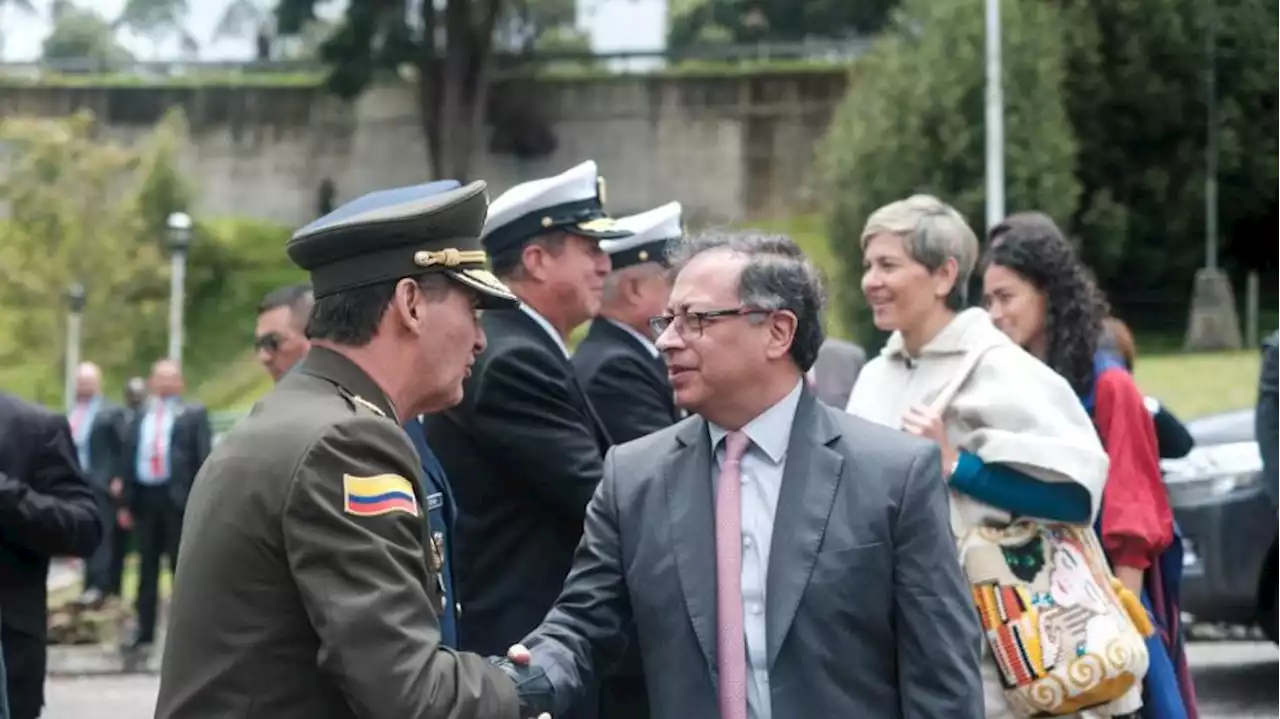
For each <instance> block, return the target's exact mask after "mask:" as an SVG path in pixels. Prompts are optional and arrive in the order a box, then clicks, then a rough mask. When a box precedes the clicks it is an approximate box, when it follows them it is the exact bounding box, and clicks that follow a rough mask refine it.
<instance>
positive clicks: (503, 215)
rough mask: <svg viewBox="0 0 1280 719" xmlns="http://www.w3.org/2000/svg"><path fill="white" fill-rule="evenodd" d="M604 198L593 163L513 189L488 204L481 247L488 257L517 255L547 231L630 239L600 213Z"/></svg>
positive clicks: (628, 233)
mask: <svg viewBox="0 0 1280 719" xmlns="http://www.w3.org/2000/svg"><path fill="white" fill-rule="evenodd" d="M604 200H605V185H604V178H603V177H600V174H599V173H598V172H597V170H596V163H595V162H594V161H592V160H587V161H586V162H584V163H582V164H581V165H578V166H577V167H574V168H573V169H571V170H568V171H566V172H563V173H561V174H559V175H556V176H555V177H545V178H543V179H541V180H533V181H531V182H525V183H522V184H519V185H516V186H515V187H513V188H511V189H510V190H507V191H506V192H504V193H502V194H501V195H499V196H498V198H497V199H495V200H494V201H493V203H492V204H490V205H489V214H488V217H487V218H486V219H485V223H484V232H483V233H482V234H481V237H482V238H483V242H484V246H485V249H487V250H488V251H489V253H490V254H493V255H499V254H505V253H508V252H513V251H519V250H520V249H521V248H523V247H524V244H525V243H526V242H528V241H529V240H530V239H532V238H533V237H536V236H537V235H540V234H542V233H544V232H548V231H550V230H564V231H566V232H570V233H572V234H575V235H582V236H583V237H591V238H595V239H598V240H604V239H617V238H621V237H628V236H630V235H631V233H630V232H628V231H626V230H622V229H619V228H618V226H617V224H616V223H615V222H614V220H613V218H611V217H609V215H608V213H606V212H605V210H604Z"/></svg>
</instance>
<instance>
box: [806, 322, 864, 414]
mask: <svg viewBox="0 0 1280 719" xmlns="http://www.w3.org/2000/svg"><path fill="white" fill-rule="evenodd" d="M866 363H867V353H866V352H864V351H863V350H862V348H861V347H859V346H858V345H856V344H854V343H852V342H846V341H844V340H837V339H828V340H827V341H826V342H823V343H822V347H820V348H819V349H818V359H817V361H816V362H814V363H813V374H814V385H815V386H814V391H815V392H816V393H817V395H818V399H820V400H822V401H823V402H826V403H827V404H829V405H831V406H832V407H835V408H836V409H844V408H845V405H847V404H849V394H850V393H851V392H853V383H854V382H856V381H857V380H858V373H859V372H861V371H862V366H863V365H865V364H866Z"/></svg>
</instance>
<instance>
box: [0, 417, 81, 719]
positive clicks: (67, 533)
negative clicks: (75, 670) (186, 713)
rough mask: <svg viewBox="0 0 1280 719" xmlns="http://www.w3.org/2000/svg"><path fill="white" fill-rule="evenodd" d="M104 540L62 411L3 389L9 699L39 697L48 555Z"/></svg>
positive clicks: (1, 496)
mask: <svg viewBox="0 0 1280 719" xmlns="http://www.w3.org/2000/svg"><path fill="white" fill-rule="evenodd" d="M101 539H102V525H101V523H100V520H99V518H98V508H97V504H96V503H95V500H94V496H93V491H92V490H91V489H90V488H89V485H88V483H87V482H86V480H85V478H84V474H83V473H82V472H81V471H80V461H79V460H78V459H77V458H76V450H75V444H74V443H73V442H72V441H71V427H70V426H69V425H68V424H67V420H66V418H64V417H63V416H61V415H59V414H54V413H52V412H50V411H48V410H46V409H44V408H41V407H37V406H35V405H32V404H28V403H27V402H24V401H22V400H20V399H18V398H16V397H12V396H10V395H6V394H0V643H2V644H3V647H4V659H5V667H6V669H7V671H8V675H9V681H8V684H9V701H10V702H11V704H12V705H13V706H14V707H15V709H16V708H17V707H26V708H28V709H32V708H35V707H39V706H40V704H41V703H42V702H43V696H44V694H43V686H44V657H45V649H44V645H45V639H46V636H47V630H46V625H47V621H48V619H47V616H48V615H47V609H46V604H47V602H48V597H47V590H46V582H47V581H48V575H49V558H50V557H53V556H58V555H73V556H80V557H86V556H88V555H90V554H92V553H93V550H94V549H95V548H97V546H98V542H99V541H101Z"/></svg>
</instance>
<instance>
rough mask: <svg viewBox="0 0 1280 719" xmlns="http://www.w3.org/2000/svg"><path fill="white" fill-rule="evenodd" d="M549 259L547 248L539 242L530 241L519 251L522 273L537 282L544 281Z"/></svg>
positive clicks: (549, 254)
mask: <svg viewBox="0 0 1280 719" xmlns="http://www.w3.org/2000/svg"><path fill="white" fill-rule="evenodd" d="M550 259H551V253H549V252H547V248H545V247H543V246H542V245H541V244H540V243H537V242H530V243H528V244H526V245H525V246H524V249H523V250H521V251H520V262H521V264H523V265H524V273H525V275H527V276H528V277H529V278H531V279H534V280H537V281H538V282H545V281H546V279H547V266H548V260H550Z"/></svg>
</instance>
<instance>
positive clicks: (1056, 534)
mask: <svg viewBox="0 0 1280 719" xmlns="http://www.w3.org/2000/svg"><path fill="white" fill-rule="evenodd" d="M984 353H985V350H978V351H974V352H970V353H969V355H968V356H967V357H965V360H964V364H963V365H962V366H961V369H960V371H959V372H958V373H957V375H956V377H955V378H954V379H952V381H951V383H950V384H949V385H948V386H947V387H945V388H944V389H943V391H942V392H941V393H940V394H939V395H938V396H937V398H935V399H934V401H933V402H932V403H931V408H932V409H933V410H934V411H935V412H937V413H938V414H939V416H941V415H942V414H943V412H944V411H945V410H946V408H947V406H948V405H949V404H950V403H951V399H952V397H954V396H955V394H956V392H957V391H958V390H959V389H960V386H961V385H962V384H964V382H965V380H966V379H967V378H968V376H969V374H970V373H971V372H972V371H973V368H974V367H975V366H976V365H977V362H978V360H979V359H980V358H981V356H982V355H983V354H984ZM957 545H958V549H959V552H960V562H961V564H962V566H963V567H964V571H965V574H966V575H967V577H968V579H969V582H970V587H971V590H972V592H973V600H974V604H975V605H977V609H978V615H979V618H980V619H981V622H982V629H983V633H984V635H985V636H986V639H987V643H988V645H989V647H990V649H991V654H992V656H993V657H994V658H995V663H996V666H997V668H998V669H999V673H1000V676H1001V680H1002V682H1003V684H1004V689H1005V696H1006V697H1007V698H1008V700H1009V705H1010V707H1011V708H1012V709H1013V710H1014V711H1015V712H1017V713H1018V714H1020V715H1021V716H1024V717H1046V716H1061V715H1066V714H1075V713H1077V712H1079V711H1082V710H1084V709H1089V708H1092V707H1097V706H1100V705H1103V704H1106V703H1109V702H1112V701H1115V700H1116V699H1119V698H1120V697H1121V696H1123V695H1124V694H1125V693H1126V692H1127V691H1129V689H1131V688H1133V687H1139V686H1141V684H1142V678H1143V676H1144V675H1145V674H1146V671H1147V665H1148V661H1149V657H1148V655H1147V648H1146V641H1145V639H1144V637H1145V636H1147V635H1150V634H1151V632H1152V631H1153V629H1152V626H1151V622H1150V620H1149V619H1148V617H1147V613H1146V611H1145V609H1143V607H1142V604H1141V602H1140V601H1139V600H1138V598H1137V597H1135V596H1134V595H1133V594H1132V593H1131V592H1129V590H1127V589H1125V588H1124V587H1123V586H1122V585H1121V584H1120V583H1119V582H1118V581H1117V580H1116V579H1115V577H1114V576H1113V575H1112V573H1111V570H1110V568H1109V567H1108V565H1107V561H1106V558H1105V555H1104V554H1103V552H1102V547H1101V546H1100V545H1099V543H1098V539H1097V536H1096V535H1095V534H1094V532H1093V530H1092V528H1089V527H1076V526H1072V525H1067V524H1056V523H1048V522H1041V521H1036V520H1028V519H1019V520H1015V521H1013V522H1011V523H1010V524H1008V525H1006V526H1003V527H977V528H974V529H970V530H968V531H967V532H965V533H964V534H963V535H962V536H960V537H959V538H958V540H957Z"/></svg>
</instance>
